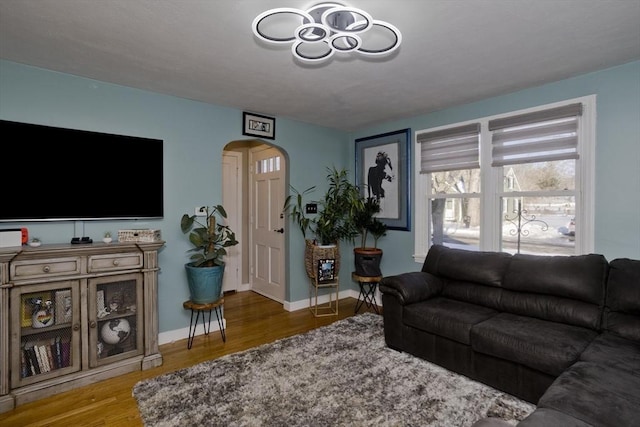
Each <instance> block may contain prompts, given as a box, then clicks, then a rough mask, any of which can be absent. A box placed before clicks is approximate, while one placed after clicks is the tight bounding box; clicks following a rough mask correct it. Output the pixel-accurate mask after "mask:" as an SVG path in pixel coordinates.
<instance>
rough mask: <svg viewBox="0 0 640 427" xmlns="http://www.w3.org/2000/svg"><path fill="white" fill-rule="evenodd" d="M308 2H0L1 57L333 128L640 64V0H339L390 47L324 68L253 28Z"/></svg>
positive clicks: (338, 59)
mask: <svg viewBox="0 0 640 427" xmlns="http://www.w3.org/2000/svg"><path fill="white" fill-rule="evenodd" d="M319 2H320V1H311V2H306V1H293V0H0V57H1V58H2V59H6V60H9V61H14V62H18V63H23V64H29V65H33V66H36V67H42V68H46V69H50V70H55V71H61V72H64V73H70V74H74V75H78V76H84V77H89V78H92V79H97V80H100V81H105V82H112V83H117V84H120V85H125V86H130V87H134V88H140V89H145V90H150V91H154V92H160V93H165V94H170V95H175V96H179V97H183V98H188V99H193V100H199V101H203V102H207V103H212V104H217V105H223V106H229V107H234V108H238V109H241V110H244V111H251V112H255V113H261V114H265V115H269V116H275V117H281V118H284V117H287V118H291V119H296V120H300V121H302V122H307V123H314V124H318V125H321V126H327V127H330V128H335V129H340V130H345V131H351V130H355V129H358V128H361V127H364V126H369V125H372V124H375V123H379V122H384V121H389V120H394V119H398V118H403V117H409V116H414V115H420V114H425V113H429V112H432V111H436V110H440V109H443V108H446V107H450V106H453V105H459V104H464V103H468V102H471V101H474V100H479V99H483V98H487V97H490V96H494V95H499V94H504V93H508V92H512V91H515V90H518V89H522V88H526V87H531V86H536V85H539V84H542V83H545V82H550V81H555V80H559V79H563V78H567V77H571V76H575V75H578V74H583V73H586V72H591V71H595V70H599V69H604V68H608V67H611V66H615V65H619V64H623V63H627V62H631V61H635V60H639V59H640V0H535V1H534V0H393V1H391V0H348V1H347V0H345V1H344V2H343V3H344V4H348V5H349V6H353V7H359V8H362V9H364V10H366V11H367V12H369V13H370V14H371V15H372V17H373V18H374V19H378V20H382V21H386V22H389V23H391V24H392V25H394V26H396V27H397V28H398V29H399V30H400V31H401V33H402V37H403V43H402V46H401V48H400V49H399V51H397V52H395V53H394V54H392V56H390V57H388V58H385V59H384V60H380V59H378V60H372V59H366V58H363V57H362V56H359V55H355V54H352V55H351V56H345V55H346V54H340V55H335V56H334V57H333V58H332V59H330V60H329V61H328V62H327V63H325V64H323V65H308V64H300V63H299V62H297V61H296V60H294V59H293V57H292V55H291V52H290V49H289V47H288V46H273V45H270V46H269V45H266V44H265V43H264V42H261V41H260V40H258V39H257V38H256V37H255V36H254V35H253V33H252V31H251V24H252V21H253V19H254V18H255V17H256V16H257V15H258V14H260V13H261V12H263V11H265V10H267V9H270V8H274V7H295V8H299V9H305V10H306V9H308V8H309V7H311V6H313V5H315V4H317V3H319ZM0 96H1V94H0Z"/></svg>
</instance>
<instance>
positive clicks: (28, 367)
mask: <svg viewBox="0 0 640 427" xmlns="http://www.w3.org/2000/svg"><path fill="white" fill-rule="evenodd" d="M79 283H80V282H79V281H77V280H71V281H62V282H55V283H48V284H37V285H26V286H17V287H15V288H13V289H12V290H11V304H12V306H13V307H19V310H12V315H13V318H12V320H11V341H12V348H13V349H15V351H12V352H11V366H12V369H11V384H12V387H14V388H15V387H21V386H24V385H28V384H32V383H35V382H38V381H42V380H45V379H49V378H53V377H57V376H60V375H65V374H68V373H70V372H75V371H78V370H80V360H81V355H80V329H81V328H80V292H79V289H80V285H79Z"/></svg>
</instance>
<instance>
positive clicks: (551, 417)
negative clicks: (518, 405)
mask: <svg viewBox="0 0 640 427" xmlns="http://www.w3.org/2000/svg"><path fill="white" fill-rule="evenodd" d="M518 427H593V426H592V425H591V424H588V423H585V422H584V421H580V420H579V419H577V418H575V417H572V416H571V415H567V414H565V413H563V412H559V411H556V410H553V409H548V408H538V409H536V410H535V411H533V412H532V413H531V415H529V416H528V417H527V418H525V419H524V420H522V421H520V422H519V423H518Z"/></svg>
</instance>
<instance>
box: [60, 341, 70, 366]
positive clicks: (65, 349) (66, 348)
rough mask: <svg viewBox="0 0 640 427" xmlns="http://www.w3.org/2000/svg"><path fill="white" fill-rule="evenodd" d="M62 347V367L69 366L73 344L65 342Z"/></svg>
mask: <svg viewBox="0 0 640 427" xmlns="http://www.w3.org/2000/svg"><path fill="white" fill-rule="evenodd" d="M60 345H61V347H62V366H69V365H70V364H71V342H70V341H63V342H62V343H61V344H60Z"/></svg>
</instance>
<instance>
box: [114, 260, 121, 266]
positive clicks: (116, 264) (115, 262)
mask: <svg viewBox="0 0 640 427" xmlns="http://www.w3.org/2000/svg"><path fill="white" fill-rule="evenodd" d="M113 265H115V266H116V267H117V266H118V265H120V261H118V260H117V259H114V260H113Z"/></svg>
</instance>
